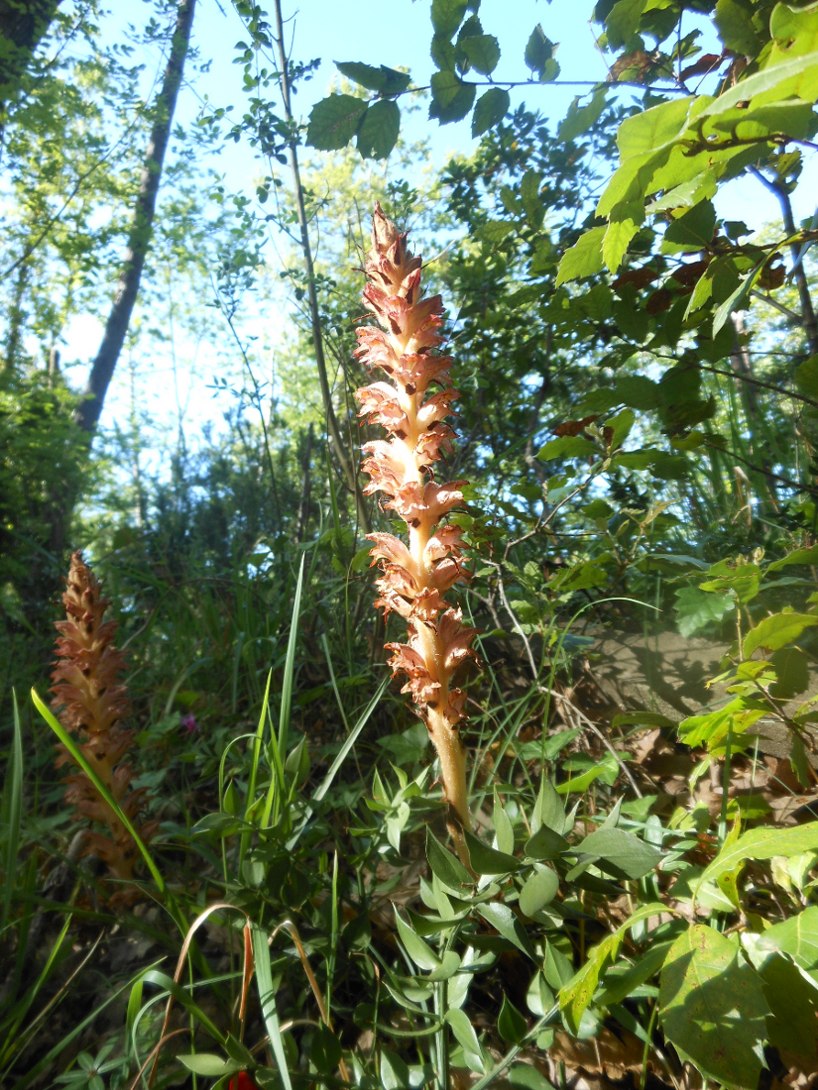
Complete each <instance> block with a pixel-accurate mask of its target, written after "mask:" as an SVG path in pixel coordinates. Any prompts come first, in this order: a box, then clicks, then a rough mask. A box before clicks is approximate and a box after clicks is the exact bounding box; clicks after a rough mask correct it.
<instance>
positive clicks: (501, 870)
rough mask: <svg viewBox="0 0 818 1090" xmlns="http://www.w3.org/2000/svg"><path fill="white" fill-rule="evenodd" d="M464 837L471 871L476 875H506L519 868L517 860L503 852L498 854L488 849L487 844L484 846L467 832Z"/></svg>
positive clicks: (493, 849)
mask: <svg viewBox="0 0 818 1090" xmlns="http://www.w3.org/2000/svg"><path fill="white" fill-rule="evenodd" d="M464 835H465V839H466V847H467V848H468V851H469V859H470V860H471V865H472V869H473V870H474V871H475V872H476V873H477V874H508V873H509V872H510V871H514V870H517V868H518V867H519V866H520V863H519V860H517V859H515V858H514V856H513V855H507V854H506V853H505V852H498V851H497V850H496V849H495V848H490V847H489V846H488V844H484V843H483V841H482V840H479V839H478V838H477V837H476V836H474V834H473V833H470V832H469V831H468V830H466V832H465V834H464Z"/></svg>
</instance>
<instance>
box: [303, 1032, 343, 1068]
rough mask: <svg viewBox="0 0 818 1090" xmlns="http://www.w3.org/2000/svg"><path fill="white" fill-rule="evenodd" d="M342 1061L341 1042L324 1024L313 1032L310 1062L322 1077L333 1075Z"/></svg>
mask: <svg viewBox="0 0 818 1090" xmlns="http://www.w3.org/2000/svg"><path fill="white" fill-rule="evenodd" d="M340 1059H341V1042H340V1041H339V1040H338V1038H337V1037H336V1036H335V1034H334V1033H333V1032H332V1030H331V1029H330V1028H329V1026H327V1025H325V1024H324V1023H323V1022H319V1023H318V1025H317V1026H316V1027H315V1029H314V1030H313V1034H312V1040H311V1043H310V1060H311V1061H312V1063H314V1064H315V1066H316V1068H317V1070H318V1071H319V1072H320V1073H321V1074H322V1075H329V1074H331V1073H332V1072H333V1071H334V1070H335V1068H336V1067H337V1066H338V1061H339V1060H340Z"/></svg>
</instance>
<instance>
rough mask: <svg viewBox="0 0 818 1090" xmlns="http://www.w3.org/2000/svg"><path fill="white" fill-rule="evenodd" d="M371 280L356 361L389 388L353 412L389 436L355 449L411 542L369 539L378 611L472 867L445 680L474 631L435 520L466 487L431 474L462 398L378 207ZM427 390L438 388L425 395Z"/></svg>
mask: <svg viewBox="0 0 818 1090" xmlns="http://www.w3.org/2000/svg"><path fill="white" fill-rule="evenodd" d="M365 272H366V275H367V280H368V283H367V285H366V287H365V288H364V293H363V300H364V303H365V305H366V307H367V308H368V309H369V310H370V311H371V312H372V314H373V315H374V316H375V318H376V320H377V322H378V326H377V327H376V326H362V327H361V328H359V329H358V331H357V334H358V342H359V344H358V349H357V351H356V355H357V356H358V357H359V358H360V359H361V361H362V362H363V363H364V365H365V366H366V367H367V368H368V369H369V370H370V371H381V372H383V374H385V375H386V377H387V379H388V381H387V382H383V381H380V382H373V383H372V384H371V385H369V386H364V387H363V388H362V389H360V390H358V391H357V394H356V396H357V399H358V401H359V403H360V407H361V408H360V415H361V416H362V417H363V418H364V419H365V420H367V421H369V422H371V423H374V424H380V425H382V426H383V427H384V428H385V429H386V431H387V433H388V436H389V438H388V439H377V440H375V441H374V442H371V443H366V444H365V445H364V447H363V452H364V455H365V458H364V462H363V466H362V468H363V470H364V471H365V472H366V473H368V474H369V476H370V482H369V484H367V485H366V487H365V489H364V491H365V492H366V493H373V492H383V493H384V494H385V495H386V496H387V497H388V498H387V501H386V502H385V503H384V507H386V508H389V509H391V510H393V511H395V512H396V514H397V515H399V516H400V518H402V519H403V521H404V522H405V523H406V526H407V530H408V537H409V542H408V545H406V544H404V542H403V541H401V540H400V539H399V538H397V537H394V536H393V535H392V534H384V533H376V534H370V535H369V539H370V540H371V541H373V542H374V548H373V549H372V557H373V561H372V562H373V564H374V563H378V564H379V565H380V571H381V574H380V577H379V578H378V580H377V585H378V589H379V590H380V597H379V598H378V600H377V601H376V603H375V604H376V605H377V606H381V607H383V609H384V611H385V613H386V614H389V613H390V612H394V613H399V614H400V615H401V616H402V617H404V618H405V619H406V622H407V625H408V629H409V636H408V640H407V642H406V643H390V644H387V645H386V646H387V649H388V650H389V651H391V653H392V654H391V658H390V660H389V664H390V666H391V667H392V671H393V673H395V674H401V675H403V676H404V677H405V678H406V684H405V685H404V686H403V690H402V691H403V692H407V693H410V694H411V697H412V700H413V702H414V704H415V707H416V709H417V711H418V714H419V715H420V716H421V718H422V719H423V721H424V722H425V724H426V727H427V729H428V731H429V736H430V738H431V740H432V742H433V743H434V746H435V749H436V750H437V754H438V757H439V759H440V768H441V777H442V780H443V788H444V791H445V794H446V799H447V802H448V805H449V811H450V814H449V828H450V831H451V833H452V836H453V838H454V840H455V844H456V845H457V848H458V852H459V853H460V855H461V857H462V858H464V860H465V861H466V862H468V858H467V853H466V849H465V844H464V839H463V829H464V828H466V829H467V828H469V826H470V817H469V807H468V796H467V788H466V759H465V752H464V749H463V744H462V742H461V739H460V733H459V724H460V721H461V719H462V718H463V704H464V701H465V696H464V693H463V692H462V690H461V689H458V688H456V687H455V686H454V684H453V682H452V677H453V675H454V673H455V671H456V670H457V668H458V666H460V665H461V663H462V662H463V661H464V660H465V659H466V658H468V657H469V656H471V657H472V658H474V657H475V656H474V652H473V651H472V650H471V641H472V639H473V637H474V635H475V631H476V630H475V629H473V628H467V627H465V626H464V625H463V623H462V614H461V611H460V610H459V609H458V608H454V607H452V606H451V605H450V604H449V603H448V602H447V601H446V598H445V595H446V592H447V591H448V590H449V589H450V588H451V587H452V586H453V585H454V584H455V583H457V582H462V581H464V580H465V579H466V578H467V577H468V574H469V573H468V572H467V571H466V569H465V568H464V566H463V554H462V542H461V534H462V531H461V530H460V528H459V527H457V526H454V525H452V524H451V523H448V522H444V521H442V520H444V519H445V517H446V516H447V515H448V514H449V512H450V511H451V510H452V509H453V508H455V507H457V506H459V505H460V504H461V503H462V502H463V493H462V491H461V488H462V486H463V485H464V484H465V483H466V482H465V481H455V482H454V483H452V484H439V483H438V482H437V481H435V479H434V473H433V469H432V467H433V466H434V463H435V462H437V461H438V460H439V459H440V458H441V457H442V455H444V454H446V453H448V452H449V451H450V450H451V449H452V446H453V443H454V432H453V431H452V429H451V427H450V426H449V424H447V423H446V422H445V421H446V419H447V417H449V416H451V414H452V402H453V401H454V400H455V399H456V398H457V397H458V394H457V391H456V390H454V389H453V388H452V386H451V384H450V381H449V368H450V366H451V362H452V360H451V357H450V356H446V355H441V354H440V353H438V352H437V351H436V350H437V348H438V346H439V345H440V344H441V342H442V340H443V338H442V337H441V336H440V334H439V332H438V330H439V328H440V326H441V325H442V323H443V303H442V301H441V298H440V296H439V295H435V296H433V297H431V298H427V299H425V298H423V294H422V290H421V260H420V258H419V257H416V256H414V255H413V254H412V253H411V252H410V251H409V250H408V248H407V246H406V235H405V234H401V233H400V232H399V231H398V229H397V228H396V227H395V225H394V223H392V222H391V221H390V220H388V219H387V218H386V216H384V214H383V212H382V211H381V208H380V205H376V207H375V215H374V218H373V224H372V249H371V250H370V251H369V253H368V255H367V258H366V265H365ZM433 390H434V392H432V391H433Z"/></svg>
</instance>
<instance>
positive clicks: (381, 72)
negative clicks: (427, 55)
mask: <svg viewBox="0 0 818 1090" xmlns="http://www.w3.org/2000/svg"><path fill="white" fill-rule="evenodd" d="M335 67H336V68H337V69H338V71H339V72H340V73H341V75H342V76H346V77H347V79H351V80H352V82H353V83H357V84H358V85H359V86H360V87H366V88H367V90H369V91H379V92H380V93H381V94H383V95H398V94H400V93H401V91H405V90H406V88H407V87H408V86H409V84H410V83H411V82H412V77H411V76H410V75H409V73H408V72H399V71H398V70H397V69H396V68H387V67H386V65H384V64H380V65H378V67H377V68H375V67H374V65H371V64H363V63H362V62H360V61H336V62H335Z"/></svg>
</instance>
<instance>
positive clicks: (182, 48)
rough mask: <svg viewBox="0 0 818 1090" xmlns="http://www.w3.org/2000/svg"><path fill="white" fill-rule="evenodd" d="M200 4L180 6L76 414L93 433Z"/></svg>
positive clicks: (129, 307)
mask: <svg viewBox="0 0 818 1090" xmlns="http://www.w3.org/2000/svg"><path fill="white" fill-rule="evenodd" d="M195 6H196V0H179V4H178V7H177V9H176V25H175V27H174V31H173V38H172V40H171V46H170V55H169V57H168V63H167V67H166V68H165V74H164V76H163V79H162V86H161V88H160V91H159V94H158V96H157V99H156V107H155V109H156V113H155V118H154V122H153V128H152V130H151V135H150V140H149V142H148V147H147V151H146V153H145V162H144V165H143V167H142V176H141V178H140V181H139V192H138V194H137V198H136V205H135V207H134V214H133V219H132V221H131V228H130V231H129V233H128V242H127V248H126V251H125V261H124V263H123V266H122V269H121V271H120V274H119V284H118V286H117V293H116V297H115V298H114V302H113V305H112V307H111V310H110V313H109V314H108V320H107V322H106V324H105V332H104V334H103V337H102V343H101V344H100V346H99V351H98V352H97V355H96V358H95V360H94V362H93V364H92V366H91V373H90V375H89V378H88V385H87V387H86V389H85V397H84V399H83V401H82V403H81V405H80V406H79V408H78V409H77V412H76V421H77V423H78V424H79V426H80V427H81V428H82V429H83V430H84V431H86V432H88V433H89V434H91V433H93V432H94V431H95V430H96V427H97V424H98V422H99V418H100V414H101V413H102V406H103V404H104V402H105V395H106V393H107V391H108V387H109V385H110V382H111V379H112V377H113V374H114V370H115V368H116V365H117V361H118V359H119V356H120V353H121V352H122V346H123V345H124V343H125V337H126V335H127V332H128V326H129V325H130V321H131V315H132V314H133V308H134V304H135V303H136V298H137V295H138V293H139V284H140V281H141V279H142V272H143V269H144V267H145V258H146V256H147V253H148V248H149V246H150V240H151V235H152V232H153V222H154V216H155V213H156V198H157V194H158V192H159V183H160V181H161V178H162V165H163V163H164V159H165V152H166V150H167V146H168V139H169V137H170V131H171V126H172V124H173V114H174V110H175V109H176V99H177V96H178V94H179V87H180V85H181V82H182V74H183V72H184V66H185V59H186V57H187V54H188V50H189V47H190V32H191V27H192V25H193V11H194V8H195Z"/></svg>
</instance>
